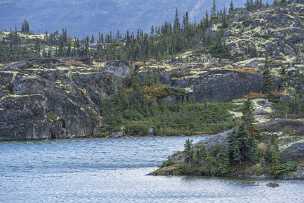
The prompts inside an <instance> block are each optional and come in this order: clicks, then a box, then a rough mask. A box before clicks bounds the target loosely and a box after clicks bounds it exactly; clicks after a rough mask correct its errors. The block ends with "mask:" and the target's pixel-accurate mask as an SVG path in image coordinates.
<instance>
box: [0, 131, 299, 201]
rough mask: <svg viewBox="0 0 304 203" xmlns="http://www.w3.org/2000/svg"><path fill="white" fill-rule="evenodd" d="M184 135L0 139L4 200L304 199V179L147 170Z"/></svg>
mask: <svg viewBox="0 0 304 203" xmlns="http://www.w3.org/2000/svg"><path fill="white" fill-rule="evenodd" d="M186 139H187V138H186V137H145V138H122V139H75V140H58V141H41V142H27V143H23V142H11V143H0V202H1V203H2V202H3V203H10V202H13V203H15V202H17V203H18V202H29V203H31V202H35V203H36V202H37V203H38V202H39V203H40V202H71V203H72V202H73V203H75V202H80V203H86V202H98V203H100V202H101V203H103V202H105V203H137V202H139V203H150V202H151V203H152V202H153V203H154V202H155V203H188V202H189V203H196V202H197V203H209V202H214V203H226V202H228V203H229V202H232V203H243V202H248V203H249V202H250V203H252V202H257V203H264V202H265V203H272V202H273V203H288V202H291V203H298V202H299V203H303V202H304V181H277V182H278V183H279V184H280V187H278V188H270V187H267V186H266V184H267V183H268V182H269V181H256V182H249V181H239V180H225V179H214V178H198V177H197V178H195V177H191V178H186V177H153V176H148V175H147V174H148V173H150V172H151V171H153V170H154V169H155V168H156V167H157V166H159V165H160V164H161V163H162V161H163V160H165V159H166V157H167V156H168V155H169V154H171V153H172V152H174V151H176V150H181V149H182V148H183V144H184V141H185V140H186ZM192 139H194V140H195V141H198V140H201V139H204V138H203V137H195V138H192Z"/></svg>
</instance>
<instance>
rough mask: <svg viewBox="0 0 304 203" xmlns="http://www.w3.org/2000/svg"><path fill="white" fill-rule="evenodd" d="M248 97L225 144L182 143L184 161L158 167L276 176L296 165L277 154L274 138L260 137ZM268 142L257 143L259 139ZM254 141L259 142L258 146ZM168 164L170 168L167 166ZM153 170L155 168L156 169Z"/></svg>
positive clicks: (177, 171) (186, 171) (187, 172)
mask: <svg viewBox="0 0 304 203" xmlns="http://www.w3.org/2000/svg"><path fill="white" fill-rule="evenodd" d="M253 122H254V119H253V108H252V103H251V101H249V100H247V101H246V102H245V103H244V105H243V117H242V119H241V120H240V121H239V122H237V126H236V127H235V129H234V131H233V132H232V133H231V134H230V135H229V137H228V145H226V144H223V143H222V144H215V145H212V146H208V149H207V148H206V146H207V145H208V144H207V145H204V144H199V145H193V143H192V141H191V140H187V141H186V143H185V149H184V151H183V155H184V162H183V163H182V164H180V163H179V164H176V163H174V161H172V160H169V161H167V162H166V164H165V165H163V166H162V167H169V169H172V170H173V171H171V173H173V174H177V175H203V176H220V177H221V176H247V177H249V176H256V175H265V174H266V175H270V176H272V177H275V178H278V177H281V176H283V175H285V174H288V173H289V172H292V171H295V170H296V169H297V163H296V162H291V161H289V162H284V161H282V160H281V158H280V151H279V148H278V144H277V138H276V137H275V136H274V137H263V136H261V135H260V133H258V131H257V130H256V128H255V126H254V124H253ZM267 142H268V143H269V144H267V145H266V144H261V143H267ZM258 144H260V146H259V147H258ZM170 167H171V168H170ZM156 173H157V172H156Z"/></svg>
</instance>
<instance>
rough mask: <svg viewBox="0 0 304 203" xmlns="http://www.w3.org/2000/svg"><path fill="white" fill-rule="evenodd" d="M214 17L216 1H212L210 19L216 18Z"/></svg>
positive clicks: (215, 14)
mask: <svg viewBox="0 0 304 203" xmlns="http://www.w3.org/2000/svg"><path fill="white" fill-rule="evenodd" d="M216 16H217V9H216V0H212V7H211V18H216Z"/></svg>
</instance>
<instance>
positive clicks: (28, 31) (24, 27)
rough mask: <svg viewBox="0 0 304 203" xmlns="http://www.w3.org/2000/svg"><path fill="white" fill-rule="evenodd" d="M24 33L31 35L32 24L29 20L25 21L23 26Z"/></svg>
mask: <svg viewBox="0 0 304 203" xmlns="http://www.w3.org/2000/svg"><path fill="white" fill-rule="evenodd" d="M21 32H22V33H30V24H29V22H28V21H27V20H24V21H23V22H22V25H21Z"/></svg>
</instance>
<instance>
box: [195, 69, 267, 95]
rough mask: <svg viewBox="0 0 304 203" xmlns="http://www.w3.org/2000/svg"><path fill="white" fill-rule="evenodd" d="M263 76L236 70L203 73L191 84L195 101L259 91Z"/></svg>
mask: <svg viewBox="0 0 304 203" xmlns="http://www.w3.org/2000/svg"><path fill="white" fill-rule="evenodd" d="M262 87H263V77H262V75H260V74H254V73H245V72H237V71H224V70H222V71H212V72H208V73H206V74H203V75H202V76H201V77H200V78H199V79H198V80H197V81H196V82H195V83H194V85H193V94H194V97H195V99H196V100H197V101H206V100H208V101H229V100H232V99H236V98H240V97H242V96H245V95H247V94H249V93H250V92H260V91H261V90H262Z"/></svg>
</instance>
